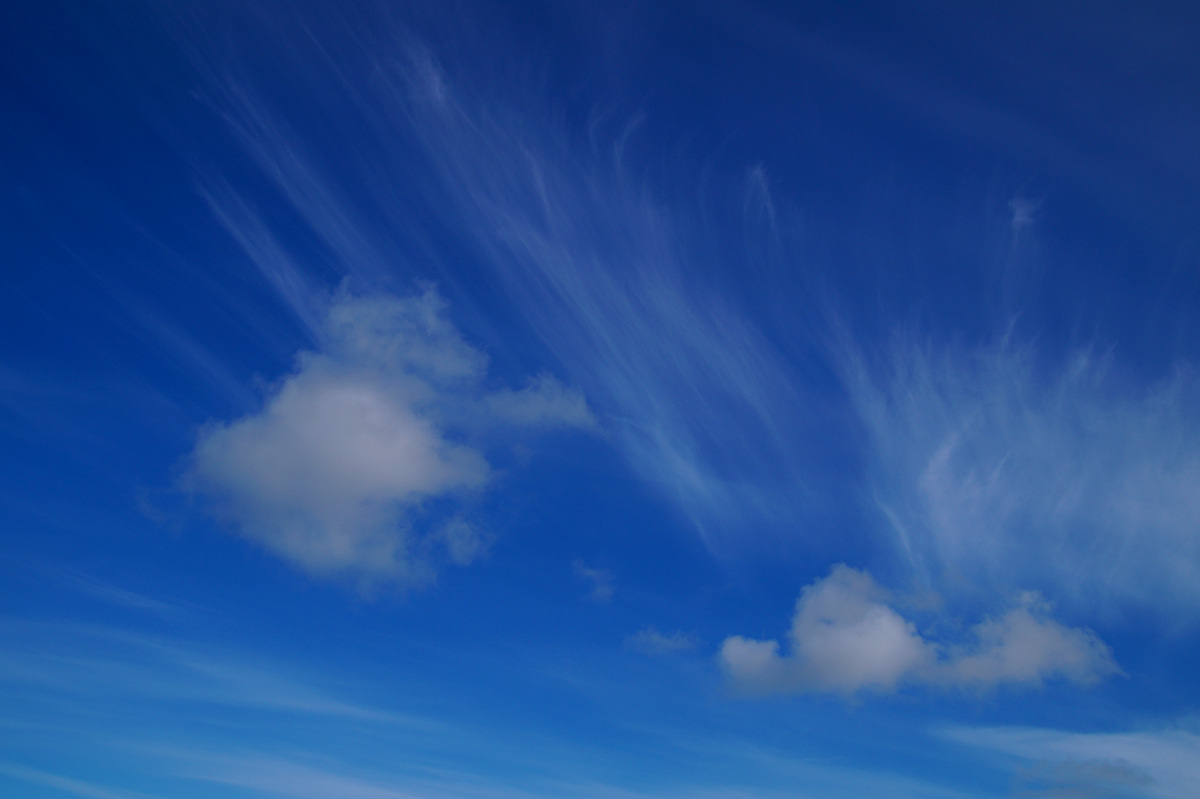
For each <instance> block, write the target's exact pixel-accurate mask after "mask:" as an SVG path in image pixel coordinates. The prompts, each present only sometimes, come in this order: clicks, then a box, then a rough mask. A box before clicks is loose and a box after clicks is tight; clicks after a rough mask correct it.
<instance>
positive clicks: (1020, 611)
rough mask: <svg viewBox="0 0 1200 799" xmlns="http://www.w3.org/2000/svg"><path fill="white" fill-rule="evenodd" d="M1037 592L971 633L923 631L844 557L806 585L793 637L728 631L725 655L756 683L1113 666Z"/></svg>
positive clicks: (873, 684)
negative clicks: (943, 636) (950, 635)
mask: <svg viewBox="0 0 1200 799" xmlns="http://www.w3.org/2000/svg"><path fill="white" fill-rule="evenodd" d="M1048 611H1049V609H1048V607H1047V606H1046V605H1045V604H1044V603H1041V602H1039V601H1038V600H1037V598H1036V597H1035V596H1034V595H1031V594H1026V595H1024V596H1023V597H1022V598H1021V602H1020V603H1019V604H1018V605H1017V606H1016V607H1014V608H1012V609H1011V610H1009V611H1008V612H1007V613H1005V614H1004V615H1003V616H1001V617H1000V618H998V619H985V620H984V621H982V622H980V623H978V624H976V625H975V626H973V627H972V628H971V629H970V631H969V635H968V638H967V641H966V642H965V643H958V644H954V643H950V644H946V643H942V642H938V641H934V640H931V639H929V638H926V637H925V636H923V635H922V634H921V633H920V632H919V631H918V630H917V627H916V625H915V624H914V623H913V622H911V621H909V620H907V619H905V618H904V617H903V616H901V615H900V613H898V612H897V611H896V610H895V608H893V607H892V606H891V605H890V604H889V602H888V595H887V593H886V592H884V591H883V590H882V589H881V588H880V587H879V586H878V585H876V584H875V581H874V580H872V579H871V576H870V575H869V574H867V573H866V572H863V571H859V570H857V569H852V568H850V567H848V566H844V565H838V566H835V567H834V568H833V570H832V571H831V572H830V574H829V576H828V577H826V578H824V579H821V580H818V581H817V582H815V583H813V584H812V585H810V586H807V587H805V588H804V589H803V591H801V593H800V598H799V600H797V602H796V613H795V616H794V617H793V620H792V628H791V630H790V631H789V634H788V639H787V651H786V652H785V651H782V650H783V647H781V645H780V642H779V641H776V640H766V641H761V640H755V639H749V638H743V637H741V636H731V637H730V638H727V639H726V640H725V642H724V644H723V645H722V647H721V652H720V655H719V659H720V662H721V665H722V666H723V667H724V669H725V671H726V672H727V674H728V675H729V676H730V678H731V679H732V680H733V682H734V684H735V685H736V686H737V687H739V688H742V689H745V690H748V691H753V692H777V691H778V692H829V693H839V694H845V695H851V694H854V693H856V692H858V691H862V690H870V691H891V690H895V689H896V688H897V687H898V686H900V685H902V684H904V683H924V684H930V685H941V686H960V687H967V686H977V687H984V688H986V687H990V686H994V685H998V684H1002V683H1026V684H1036V683H1040V682H1041V681H1042V680H1044V679H1046V678H1049V677H1054V676H1058V677H1062V678H1064V679H1067V680H1071V681H1073V682H1079V683H1088V682H1092V681H1095V680H1098V679H1100V678H1102V677H1105V676H1108V675H1110V674H1113V673H1116V672H1117V671H1118V670H1117V667H1116V664H1115V663H1114V662H1113V660H1112V655H1111V653H1110V652H1109V650H1108V647H1107V646H1105V645H1104V643H1103V642H1101V641H1100V640H1099V639H1098V638H1097V637H1096V636H1095V634H1094V633H1092V632H1090V631H1087V630H1081V629H1075V628H1069V627H1064V626H1063V625H1061V624H1059V623H1058V622H1056V621H1054V620H1053V619H1050V618H1049V616H1048Z"/></svg>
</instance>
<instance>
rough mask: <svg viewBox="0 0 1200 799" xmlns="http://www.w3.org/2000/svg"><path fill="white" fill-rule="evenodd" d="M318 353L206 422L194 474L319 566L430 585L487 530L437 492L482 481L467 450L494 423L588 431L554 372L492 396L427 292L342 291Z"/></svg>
mask: <svg viewBox="0 0 1200 799" xmlns="http://www.w3.org/2000/svg"><path fill="white" fill-rule="evenodd" d="M321 332H322V336H323V338H322V342H321V344H322V346H321V348H320V350H319V351H314V352H303V353H301V354H300V355H299V357H298V358H297V366H296V369H295V371H294V372H293V373H292V374H290V375H289V376H287V377H286V378H285V379H283V380H282V381H281V382H280V383H279V384H278V385H276V386H275V387H274V389H273V390H271V391H270V392H269V394H268V396H267V397H266V400H265V403H264V405H263V407H262V408H261V410H259V411H258V412H256V413H253V414H251V415H249V416H246V417H244V418H241V419H238V420H236V421H233V422H230V423H218V424H211V425H209V426H207V427H206V428H205V429H204V430H202V432H201V434H200V436H199V440H198V441H197V444H196V448H195V452H194V453H193V458H192V464H191V470H190V473H189V476H188V481H189V483H190V485H191V487H192V488H193V489H194V490H195V491H197V492H198V493H200V494H202V495H204V496H206V497H207V498H209V499H210V500H212V502H213V505H214V508H215V509H216V511H217V513H218V514H219V515H220V516H221V517H222V518H223V519H225V520H226V521H228V522H229V523H231V524H232V525H233V526H235V527H236V528H237V529H238V530H240V531H241V532H242V533H243V534H244V535H246V536H247V537H249V538H251V539H253V540H255V541H257V542H259V543H260V544H262V545H264V546H266V547H267V548H268V549H270V550H271V551H273V552H275V553H277V554H279V555H281V556H283V557H285V558H287V559H288V560H290V561H291V562H293V563H295V564H297V565H299V566H301V567H303V568H305V569H307V570H308V571H310V572H313V573H318V574H338V573H344V574H353V575H357V576H359V577H360V578H363V579H366V580H377V579H391V580H397V581H400V582H404V583H410V584H412V583H419V582H422V581H426V580H428V579H429V578H430V577H431V576H432V574H433V572H434V567H435V565H436V563H437V562H439V561H441V560H449V561H451V562H454V563H458V564H465V563H468V562H470V561H471V560H473V559H474V558H475V557H476V556H477V555H478V554H479V553H480V552H481V551H482V549H483V546H484V543H485V539H484V537H483V535H482V534H481V532H480V531H479V530H478V529H477V528H476V527H475V526H474V525H472V524H471V523H470V522H469V521H467V520H466V518H465V517H464V516H463V515H461V514H459V513H455V512H452V511H451V512H446V511H445V510H444V509H443V510H442V511H441V512H439V513H436V514H435V513H432V512H428V506H429V504H430V503H431V501H432V500H435V499H439V498H455V497H458V498H461V497H464V496H466V495H468V494H470V493H471V492H474V491H478V490H479V489H481V488H482V487H484V486H485V485H486V484H487V482H488V480H489V477H490V476H491V473H492V469H491V467H490V466H489V463H488V461H487V459H486V457H485V454H484V452H483V451H482V449H481V447H480V445H479V444H477V443H471V442H473V441H476V442H477V441H478V440H480V439H482V438H484V437H485V435H484V434H486V432H487V431H490V430H493V429H495V428H496V427H497V426H501V425H504V426H511V425H520V426H525V427H529V426H538V427H554V426H570V427H590V426H592V425H593V424H594V422H593V419H592V416H591V414H590V412H589V411H588V408H587V405H586V403H585V402H584V400H583V397H582V395H581V394H579V393H578V392H577V391H572V390H570V389H567V388H566V387H564V386H563V385H562V384H560V383H559V382H558V381H557V380H555V379H554V378H552V377H550V376H546V375H543V376H540V377H538V378H536V379H535V380H533V381H532V382H531V383H530V384H529V386H528V387H526V388H524V389H522V390H520V391H512V390H508V389H502V390H500V391H492V392H489V391H486V390H485V388H484V386H483V380H484V377H485V374H486V365H487V364H486V359H485V358H484V356H483V355H482V353H480V352H479V351H478V350H476V349H474V348H473V347H471V346H470V345H469V344H468V343H467V342H466V341H465V340H464V339H463V338H462V336H461V335H460V334H459V332H458V330H457V329H456V328H455V327H454V326H453V324H452V323H451V322H450V321H449V320H448V318H447V316H446V309H445V305H444V303H443V302H442V300H441V299H440V297H439V296H438V295H437V293H436V292H435V291H433V290H432V289H427V290H425V291H424V292H423V293H421V294H418V295H415V296H411V297H393V296H353V295H350V294H347V293H343V294H342V295H339V297H338V298H337V299H335V301H334V302H333V304H332V305H331V307H330V309H329V312H328V314H327V316H326V319H325V322H324V325H323V327H322V331H321Z"/></svg>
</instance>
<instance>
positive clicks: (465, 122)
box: [396, 50, 809, 532]
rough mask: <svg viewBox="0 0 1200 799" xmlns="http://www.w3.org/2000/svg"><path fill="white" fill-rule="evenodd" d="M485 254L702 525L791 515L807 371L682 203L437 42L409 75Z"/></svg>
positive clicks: (410, 91)
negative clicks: (689, 234)
mask: <svg viewBox="0 0 1200 799" xmlns="http://www.w3.org/2000/svg"><path fill="white" fill-rule="evenodd" d="M396 80H397V89H396V91H397V94H398V95H399V96H401V97H403V98H404V105H403V108H402V110H403V111H404V112H405V114H406V118H407V119H409V120H411V122H412V123H413V124H414V125H415V129H416V133H417V135H418V137H419V138H420V140H421V141H423V142H424V143H425V146H426V148H427V150H428V153H429V156H430V158H431V160H432V162H433V164H434V165H435V166H436V168H437V170H438V172H439V173H440V175H441V178H442V181H443V183H444V185H445V186H446V190H447V192H448V193H449V194H450V196H451V197H452V199H453V200H454V201H455V202H456V203H457V207H458V208H459V209H460V211H461V215H462V218H463V219H464V220H465V222H466V225H467V228H468V230H469V231H470V232H471V233H472V235H473V236H474V238H475V240H476V242H477V246H478V247H479V248H481V250H482V251H483V252H484V253H485V255H486V257H485V259H484V263H483V265H484V266H485V267H486V268H487V269H488V270H489V272H490V274H491V275H492V276H493V277H494V278H495V279H496V280H498V282H499V284H500V285H501V286H502V287H503V289H504V291H505V297H506V299H507V300H508V301H509V302H510V303H511V304H512V306H513V307H514V308H515V309H516V310H517V312H518V314H519V317H520V318H521V319H522V320H523V322H524V323H525V324H527V325H529V326H530V327H531V328H532V330H533V332H534V333H535V334H536V335H537V336H538V337H539V338H540V340H541V342H542V343H543V345H544V346H545V347H546V348H547V349H548V350H549V351H550V352H551V353H553V355H554V356H555V358H556V360H557V362H558V363H559V364H561V365H562V367H563V368H564V369H565V370H566V371H567V372H568V373H569V374H570V375H571V376H572V378H573V380H574V381H575V382H577V383H578V384H579V385H581V386H583V387H584V388H585V390H586V391H587V393H588V396H589V397H590V398H592V399H593V400H594V401H595V402H597V403H598V404H600V405H601V406H602V407H604V408H605V410H606V411H608V413H609V414H611V416H612V418H613V421H614V432H615V436H616V441H617V443H618V445H619V447H620V448H621V450H622V451H623V453H624V454H625V455H626V457H627V458H628V460H629V462H630V464H631V465H632V466H633V467H634V468H635V469H636V470H637V471H638V473H640V474H641V475H642V476H643V477H644V478H645V479H647V480H649V481H650V482H652V483H653V484H656V485H658V486H660V487H661V488H662V489H663V490H664V491H665V492H666V494H667V496H668V497H669V498H670V499H671V500H673V501H674V502H675V503H677V505H678V507H679V508H680V509H681V510H682V511H683V512H684V513H685V514H687V515H688V516H690V517H691V518H692V520H693V521H694V522H696V524H697V525H698V526H699V527H700V528H701V529H702V530H706V531H712V532H716V531H715V530H712V528H713V527H716V528H718V529H719V528H720V527H721V526H722V525H728V524H729V523H730V522H731V521H732V520H735V519H744V518H745V517H746V516H747V515H751V516H753V517H755V518H759V519H763V518H776V519H778V518H783V517H785V516H786V515H787V514H788V513H789V512H790V511H792V510H794V509H795V506H796V505H795V503H796V500H797V499H798V498H799V497H801V496H803V495H804V494H805V492H806V491H807V490H808V488H809V487H808V486H807V485H806V484H805V480H804V476H803V473H804V471H805V469H806V464H805V461H804V459H803V457H802V453H799V452H797V451H796V449H795V448H794V447H793V446H791V445H790V443H789V440H790V437H791V435H792V434H793V433H794V432H795V428H796V426H797V425H798V424H801V422H802V420H803V418H804V417H803V416H798V415H797V414H796V412H795V408H796V406H797V403H798V402H799V401H800V395H801V390H800V385H799V383H798V382H797V381H796V379H795V376H794V375H793V374H792V373H791V371H790V369H789V367H788V366H787V365H786V363H785V359H784V358H783V357H782V355H781V354H780V353H779V352H778V351H777V350H776V348H775V347H774V346H773V345H772V344H771V343H770V342H769V341H768V339H767V338H766V337H765V336H764V335H763V333H762V331H761V330H760V329H759V328H758V327H757V326H756V325H755V324H753V323H752V322H751V321H750V320H749V318H748V317H747V316H746V315H745V314H744V313H743V312H742V311H741V310H740V309H739V308H738V307H737V305H736V303H734V302H732V301H731V298H730V297H729V296H727V295H723V294H722V292H721V290H720V288H719V287H718V286H716V285H713V284H709V283H707V282H706V281H705V279H704V278H703V277H702V274H703V272H704V267H703V266H702V265H701V263H694V264H689V262H688V261H689V258H690V259H696V260H697V261H702V260H703V256H702V255H701V254H700V253H699V252H692V251H689V246H688V245H689V242H687V240H686V235H685V234H684V232H683V230H682V229H681V225H682V222H681V221H679V220H678V219H676V218H673V216H672V213H671V211H670V209H669V208H668V207H667V206H666V205H665V204H662V203H659V202H657V201H656V200H655V198H654V197H653V196H652V195H651V193H650V192H649V191H648V190H647V189H646V188H645V187H644V186H639V185H638V183H637V182H636V181H634V180H633V179H632V178H631V177H630V176H629V175H628V174H627V173H626V171H625V169H624V167H623V166H622V149H621V148H622V145H621V142H620V140H615V141H614V142H613V143H612V145H611V149H608V148H606V147H603V146H600V145H598V144H596V143H593V145H592V146H591V147H590V148H589V147H587V146H573V145H572V144H570V143H569V142H568V138H567V136H566V134H565V133H563V132H561V131H556V126H554V125H551V124H543V125H537V124H533V123H531V122H530V121H529V120H523V119H522V118H521V117H520V116H518V115H516V114H513V113H504V112H499V113H496V112H495V110H494V109H492V108H490V107H486V106H484V105H482V104H476V103H474V102H472V100H471V98H470V97H469V96H466V95H465V94H463V93H460V92H458V91H456V88H455V87H454V86H453V85H452V83H451V82H450V81H449V79H448V78H447V77H446V76H445V75H444V74H443V73H442V71H441V70H440V68H439V66H438V65H437V63H436V62H435V61H434V60H433V59H432V58H431V57H430V56H429V55H428V53H426V52H424V51H421V50H416V51H414V52H412V53H410V60H409V62H408V63H407V65H406V68H405V69H403V70H401V71H399V72H398V73H397V75H396Z"/></svg>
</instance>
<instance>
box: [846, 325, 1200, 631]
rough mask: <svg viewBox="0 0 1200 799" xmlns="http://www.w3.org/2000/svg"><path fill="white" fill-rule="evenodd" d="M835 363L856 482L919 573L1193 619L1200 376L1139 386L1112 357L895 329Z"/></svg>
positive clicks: (1199, 546) (958, 586)
mask: <svg viewBox="0 0 1200 799" xmlns="http://www.w3.org/2000/svg"><path fill="white" fill-rule="evenodd" d="M854 364H855V365H854V367H853V368H851V369H848V370H847V372H848V374H849V377H848V384H849V386H850V389H851V396H852V398H853V401H854V403H855V405H856V407H857V409H858V411H859V413H860V415H861V419H862V421H863V424H864V427H865V430H866V432H867V439H868V447H869V450H868V461H869V463H870V475H869V478H868V479H869V481H870V491H871V496H872V497H873V501H874V504H875V507H876V509H877V510H878V511H879V513H880V514H881V516H882V517H883V518H885V519H886V520H887V522H888V525H889V526H890V528H891V530H892V532H893V533H894V535H895V540H896V541H897V542H898V544H899V549H900V551H901V552H902V554H903V555H904V556H905V557H906V558H907V559H908V561H909V563H910V564H911V565H912V566H913V567H914V568H915V569H916V571H917V572H918V574H920V575H922V576H923V577H924V578H925V579H929V580H935V581H937V584H938V586H939V587H940V588H942V589H944V590H948V591H961V590H962V586H964V585H967V584H974V585H977V586H979V587H980V588H982V589H984V590H991V589H992V588H994V587H995V586H996V585H1001V586H1003V585H1012V584H1014V583H1016V584H1025V585H1038V586H1041V587H1043V588H1045V590H1047V591H1050V592H1053V594H1054V595H1055V596H1056V597H1057V598H1060V599H1064V600H1070V601H1076V602H1078V603H1080V604H1083V605H1086V606H1088V607H1091V608H1102V609H1107V610H1110V611H1112V610H1119V609H1120V608H1122V607H1125V606H1128V605H1129V604H1131V603H1133V604H1140V605H1142V606H1145V607H1154V608H1157V609H1160V610H1170V611H1172V612H1176V613H1184V614H1185V615H1186V616H1188V617H1189V618H1194V615H1195V614H1194V611H1195V608H1196V607H1197V605H1196V602H1195V598H1196V596H1197V586H1198V585H1200V581H1198V580H1197V576H1198V575H1200V538H1197V537H1196V535H1195V530H1196V529H1198V528H1200V412H1197V408H1200V378H1198V376H1197V373H1196V371H1195V370H1194V369H1193V368H1191V367H1188V366H1187V365H1181V366H1179V367H1178V368H1176V369H1175V370H1174V371H1173V372H1172V373H1171V374H1170V375H1168V376H1166V377H1164V378H1162V379H1161V380H1159V381H1157V382H1154V383H1151V384H1144V383H1139V382H1138V381H1135V380H1133V379H1131V378H1129V377H1127V376H1125V375H1123V374H1122V373H1121V370H1120V368H1119V366H1118V364H1117V363H1116V361H1115V359H1114V358H1113V357H1112V356H1111V355H1105V354H1102V353H1097V352H1095V351H1090V350H1084V351H1076V352H1075V353H1073V354H1071V355H1070V356H1069V357H1067V358H1066V359H1065V360H1060V361H1057V362H1056V361H1054V360H1053V359H1047V358H1043V359H1040V360H1039V359H1038V357H1037V353H1036V352H1035V351H1034V350H1033V348H1031V347H1028V346H1025V347H1023V346H1020V345H1019V344H1016V343H1014V341H1013V337H1011V336H1010V337H1006V338H1004V339H1001V340H999V341H998V342H997V343H995V344H993V345H990V346H984V347H978V348H974V349H967V348H961V347H959V348H956V347H951V346H938V345H934V344H931V343H920V342H918V341H916V340H913V339H911V338H900V339H898V340H897V341H896V342H895V344H894V346H893V348H892V350H891V352H890V353H889V355H888V356H887V358H885V359H884V361H883V363H882V364H881V365H879V366H878V367H877V368H870V367H866V366H864V365H863V362H862V361H861V360H857V361H855V362H854Z"/></svg>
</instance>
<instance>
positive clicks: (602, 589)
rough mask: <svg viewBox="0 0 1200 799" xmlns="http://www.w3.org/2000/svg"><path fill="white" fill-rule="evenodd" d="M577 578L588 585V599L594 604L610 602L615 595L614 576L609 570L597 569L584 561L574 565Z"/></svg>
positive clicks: (576, 562)
mask: <svg viewBox="0 0 1200 799" xmlns="http://www.w3.org/2000/svg"><path fill="white" fill-rule="evenodd" d="M573 567H574V569H575V576H576V577H578V578H579V579H580V580H583V581H584V582H585V583H587V584H588V587H589V589H590V590H589V593H588V598H589V599H591V600H592V601H593V602H608V601H609V600H610V599H612V595H613V576H612V572H610V571H608V570H607V569H595V568H592V567H591V566H588V565H586V564H585V563H584V562H583V561H582V560H576V561H575V563H574V564H573Z"/></svg>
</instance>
